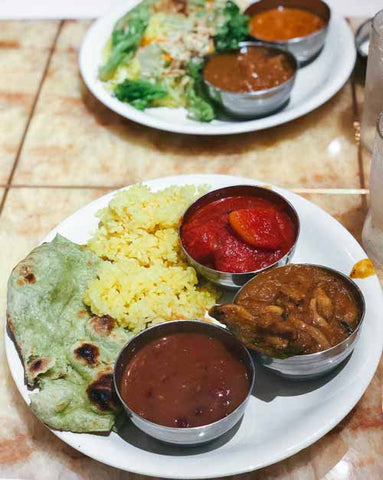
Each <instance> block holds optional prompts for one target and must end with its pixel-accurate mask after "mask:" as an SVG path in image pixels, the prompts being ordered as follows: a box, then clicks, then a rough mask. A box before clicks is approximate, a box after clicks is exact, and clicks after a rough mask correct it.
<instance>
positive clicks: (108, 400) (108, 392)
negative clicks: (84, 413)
mask: <svg viewBox="0 0 383 480" xmlns="http://www.w3.org/2000/svg"><path fill="white" fill-rule="evenodd" d="M86 393H87V395H88V398H89V401H90V402H91V403H92V404H93V405H95V406H96V407H97V408H98V409H99V410H101V411H102V412H107V411H110V410H115V409H116V407H117V406H118V400H117V396H116V393H115V391H114V388H113V374H112V373H111V372H110V371H107V372H101V373H100V374H99V375H98V377H97V378H96V380H94V381H93V382H92V383H90V384H89V385H88V388H87V389H86Z"/></svg>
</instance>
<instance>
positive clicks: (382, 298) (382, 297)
mask: <svg viewBox="0 0 383 480" xmlns="http://www.w3.org/2000/svg"><path fill="white" fill-rule="evenodd" d="M196 177H197V178H200V179H203V180H204V182H206V183H209V179H212V178H213V179H215V180H216V182H215V183H217V182H222V181H229V182H236V183H239V182H243V183H245V184H255V185H267V186H269V187H271V188H273V189H275V190H276V191H278V192H280V193H282V194H284V193H285V192H288V194H289V195H290V196H292V197H298V198H299V199H300V201H303V203H304V204H306V205H310V208H312V207H314V208H315V209H317V210H319V211H320V212H321V214H323V215H325V216H326V217H328V219H329V220H330V221H332V222H335V223H336V224H338V228H339V227H340V228H341V229H342V230H343V231H344V234H345V235H346V237H347V238H348V240H350V241H352V243H354V244H355V243H356V244H357V245H358V246H359V248H360V249H361V251H362V252H363V253H364V255H365V256H366V257H367V254H366V253H365V252H364V250H363V249H362V247H361V246H360V245H359V243H358V242H357V240H356V239H355V238H354V237H353V235H352V234H351V233H350V232H349V231H348V230H347V229H346V228H345V227H343V226H342V225H341V224H340V222H338V221H337V220H336V219H335V218H334V217H332V216H331V215H330V214H328V213H327V212H326V211H325V210H323V209H322V208H321V207H319V206H317V205H315V204H314V203H312V202H310V201H309V200H307V199H305V198H304V197H302V196H300V195H298V194H296V193H293V192H291V191H289V190H287V189H285V188H281V187H278V186H275V185H271V184H270V183H266V182H263V181H258V180H256V179H251V178H246V177H239V176H233V175H216V174H185V175H176V176H167V177H160V178H155V179H152V180H147V181H143V182H140V183H142V184H145V185H149V186H153V184H154V188H156V184H163V183H165V184H168V185H170V184H171V182H172V183H177V181H178V182H179V181H180V184H181V185H182V184H185V183H191V184H193V179H194V182H195V181H196ZM210 181H212V180H210ZM133 185H137V184H131V185H127V186H125V187H122V188H119V189H116V190H113V191H111V192H108V193H106V194H105V195H102V196H100V197H98V198H96V199H95V200H93V201H91V202H89V203H87V204H86V205H84V206H83V207H82V208H80V209H78V210H77V211H75V212H74V213H73V214H71V215H69V216H68V217H66V218H65V219H64V220H62V221H61V222H60V223H59V224H58V225H57V226H56V227H54V228H53V229H52V230H51V231H50V232H49V233H48V234H47V235H46V236H45V237H44V239H43V240H42V241H41V242H40V244H41V243H43V242H45V241H50V240H51V239H52V238H53V237H54V235H55V234H56V233H57V232H58V231H59V229H60V227H62V226H63V225H65V224H67V223H70V222H71V221H73V219H72V217H74V216H76V215H79V214H80V212H81V211H83V210H85V209H87V208H89V207H90V206H92V205H95V204H97V203H98V202H100V201H101V199H104V201H106V200H108V201H110V198H112V197H113V196H114V195H115V194H116V192H118V191H121V190H125V189H127V188H130V187H131V186H133ZM159 188H166V185H164V186H163V187H159ZM217 188H219V187H217ZM100 208H102V206H100ZM374 279H375V284H374V290H377V291H376V293H378V292H379V295H376V297H375V295H374V300H376V301H378V299H379V302H380V305H381V306H382V307H383V294H382V290H381V287H380V283H379V280H378V278H377V276H376V275H375V277H374ZM374 293H375V292H374ZM380 330H381V332H380V333H382V331H383V327H381V328H380ZM4 335H5V353H6V358H7V363H8V366H9V369H10V372H11V375H12V378H13V380H14V382H15V384H16V388H17V390H18V391H19V393H20V395H21V396H22V398H23V400H24V401H25V403H26V404H27V406H28V408H29V399H28V397H27V396H26V395H24V392H22V391H21V389H20V388H19V380H20V379H17V378H16V372H15V370H14V369H12V363H13V362H12V358H11V356H12V355H13V351H16V348H15V345H14V343H13V341H12V340H11V339H10V338H9V336H8V333H7V327H6V322H5V329H4ZM382 345H383V337H382V338H381V339H380V348H376V355H375V357H374V360H373V361H372V360H371V361H370V368H369V374H368V375H366V376H365V377H363V378H362V381H360V382H359V389H358V390H357V391H356V390H355V392H357V393H356V394H355V395H349V396H348V400H349V401H348V402H347V407H346V408H343V409H342V411H341V412H340V413H339V414H338V415H337V416H335V417H332V418H331V420H330V421H329V422H327V423H325V424H324V425H323V427H321V428H319V429H317V430H316V431H315V432H314V433H313V434H311V435H310V436H308V437H307V439H306V440H305V441H302V442H300V443H299V444H297V445H295V446H292V447H290V448H289V449H288V450H286V451H285V452H284V453H283V454H282V455H280V454H274V455H271V456H270V457H269V458H268V460H267V462H258V463H255V464H247V465H246V466H243V468H240V469H238V468H231V470H230V471H226V472H217V473H215V474H206V473H205V474H202V473H201V474H197V475H196V474H193V473H188V472H184V473H182V474H179V473H178V474H177V473H174V472H171V473H169V474H165V475H164V474H163V473H162V474H161V475H160V476H161V477H163V478H172V479H204V478H216V477H217V476H220V477H226V476H231V475H239V474H242V473H248V472H252V471H255V470H258V469H259V468H264V467H266V466H270V465H273V464H274V463H276V462H279V461H282V460H285V459H286V458H289V457H290V456H292V455H294V454H296V453H298V452H299V451H301V450H303V449H304V448H307V447H308V446H310V445H312V444H313V443H315V442H316V441H318V440H319V439H320V438H322V437H323V436H324V435H326V434H327V433H328V432H329V431H330V430H332V429H333V428H334V427H335V426H336V425H337V424H338V423H339V422H340V421H342V420H343V418H344V417H345V416H346V415H347V414H348V413H349V412H350V411H351V410H352V409H353V408H354V406H355V405H356V404H357V403H358V402H359V400H360V399H361V397H362V396H363V394H364V393H365V391H366V389H367V387H368V385H369V384H370V382H371V380H372V378H373V376H374V375H375V372H376V369H377V367H378V364H379V361H380V357H381V350H382ZM17 358H18V361H19V362H20V363H21V360H20V358H19V357H18V356H17ZM23 386H24V387H25V384H24V381H23ZM27 394H29V392H27ZM351 398H352V400H351V401H350V399H351ZM32 413H33V412H32ZM36 418H38V417H36ZM42 423H43V422H42ZM43 425H44V426H45V427H46V428H48V429H49V430H50V431H51V432H52V433H53V434H54V435H55V436H57V437H58V438H59V439H60V440H62V441H64V442H65V443H66V444H68V445H70V446H72V447H73V448H75V449H76V450H78V451H80V452H81V453H83V454H85V455H87V456H88V457H90V458H92V459H94V460H96V461H99V462H102V463H104V464H105V465H109V466H111V467H114V468H119V469H122V470H125V471H129V472H131V473H136V474H141V475H147V476H152V477H156V476H158V475H156V473H154V472H153V471H147V470H145V468H131V467H129V469H128V467H124V466H122V465H121V464H116V463H115V462H112V461H108V460H107V459H104V458H102V459H100V456H97V455H95V454H93V453H91V452H89V449H88V448H87V447H83V446H77V445H76V440H75V438H77V437H76V436H77V435H83V434H75V433H73V432H69V433H71V434H72V435H74V436H75V437H74V440H73V441H71V440H70V439H67V438H65V434H67V433H68V432H61V431H57V430H54V429H51V428H49V427H48V426H46V425H45V424H44V423H43ZM112 434H114V432H113V433H111V435H112ZM89 435H91V434H89ZM106 438H108V437H106Z"/></svg>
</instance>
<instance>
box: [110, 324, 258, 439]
mask: <svg viewBox="0 0 383 480" xmlns="http://www.w3.org/2000/svg"><path fill="white" fill-rule="evenodd" d="M180 323H183V324H185V323H193V324H195V323H198V324H202V325H205V326H206V325H207V326H210V327H213V328H216V329H219V330H221V331H223V332H225V334H227V335H230V336H231V337H232V338H233V339H234V341H235V342H237V343H238V344H239V345H240V346H241V348H242V350H243V351H244V353H245V356H246V358H247V359H248V366H249V367H250V370H251V373H252V375H251V379H250V383H249V390H248V393H247V395H246V397H245V398H244V399H243V400H242V402H241V403H240V404H239V405H238V407H236V408H235V409H234V410H233V411H232V412H230V413H229V414H228V415H227V416H226V417H223V418H220V419H219V420H216V421H215V422H212V423H207V424H206V425H200V426H199V427H183V428H179V427H168V426H166V425H161V424H160V423H155V422H152V421H150V420H147V419H146V418H144V417H142V416H141V415H140V414H138V413H137V412H135V411H134V410H132V409H131V408H130V407H129V405H127V403H126V402H125V401H124V399H123V398H122V397H121V394H120V390H119V386H118V384H117V379H116V375H117V369H118V364H119V360H120V358H121V356H122V354H123V353H124V351H125V350H126V349H127V348H128V346H129V345H130V344H131V343H132V342H133V340H136V339H137V337H139V336H143V335H145V334H146V333H147V332H149V331H152V330H154V329H157V328H160V327H162V326H163V325H169V324H180ZM254 383H255V367H254V361H253V359H252V357H251V355H250V352H249V350H248V349H247V348H246V346H245V344H244V343H242V342H241V341H240V340H239V339H238V338H237V337H236V336H235V335H234V334H233V333H231V332H230V330H229V329H227V328H224V327H223V326H221V325H217V324H215V323H209V322H205V321H202V320H187V319H179V320H171V321H167V322H163V323H159V324H157V325H152V326H151V327H149V328H146V329H145V330H142V331H141V332H139V333H138V334H137V335H134V337H133V338H131V339H130V340H128V341H127V342H126V343H125V345H124V346H123V347H122V348H121V350H120V353H119V354H118V357H117V359H116V362H115V364H114V368H113V385H114V390H115V392H116V394H117V396H118V399H119V400H120V402H121V404H122V406H123V407H124V409H125V413H127V412H126V410H128V411H129V413H130V415H129V416H130V417H133V416H136V417H138V418H139V419H140V421H142V422H143V423H144V424H147V425H148V426H150V427H159V428H161V429H162V430H163V431H165V432H169V433H170V432H171V433H180V432H185V431H187V432H193V433H198V432H200V431H203V430H205V429H206V428H210V427H212V428H213V427H215V426H216V425H218V424H219V423H221V422H222V421H223V420H226V419H228V418H230V417H232V416H234V415H235V414H236V413H237V412H238V410H240V409H241V408H243V407H244V406H246V404H247V402H248V400H249V398H250V397H251V394H252V391H253V388H254Z"/></svg>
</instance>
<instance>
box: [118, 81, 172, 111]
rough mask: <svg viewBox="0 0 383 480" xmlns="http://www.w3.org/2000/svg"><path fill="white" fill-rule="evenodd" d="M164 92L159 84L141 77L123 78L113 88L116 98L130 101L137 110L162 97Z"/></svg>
mask: <svg viewBox="0 0 383 480" xmlns="http://www.w3.org/2000/svg"><path fill="white" fill-rule="evenodd" d="M166 93H167V92H166V90H165V89H164V88H163V87H161V86H160V85H157V84H154V83H151V82H149V81H148V80H143V79H138V80H124V81H123V82H121V83H119V84H118V85H116V87H115V88H114V94H115V95H116V97H117V98H118V100H120V101H121V102H127V103H130V104H131V105H133V107H135V108H137V110H144V109H145V108H146V107H148V106H150V103H151V102H152V101H153V100H157V99H159V98H163V97H164V96H165V95H166Z"/></svg>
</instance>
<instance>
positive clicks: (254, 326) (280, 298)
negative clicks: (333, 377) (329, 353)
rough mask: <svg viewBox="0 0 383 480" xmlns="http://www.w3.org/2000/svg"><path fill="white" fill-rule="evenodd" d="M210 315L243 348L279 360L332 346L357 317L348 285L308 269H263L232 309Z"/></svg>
mask: <svg viewBox="0 0 383 480" xmlns="http://www.w3.org/2000/svg"><path fill="white" fill-rule="evenodd" d="M210 314H211V315H212V316H213V317H214V318H216V319H217V320H219V321H220V322H222V323H224V324H226V325H227V326H228V327H229V329H230V330H231V331H232V332H233V333H234V334H235V335H236V336H237V337H238V338H239V339H240V340H241V341H242V342H243V343H244V344H245V345H246V346H247V347H248V348H250V349H253V350H256V351H258V352H260V353H264V354H267V355H270V356H273V357H280V358H284V357H288V356H292V355H299V354H309V353H315V352H320V351H323V350H327V349H328V348H331V347H333V346H334V345H337V344H338V343H340V342H342V341H343V340H345V339H346V338H347V337H348V336H349V335H351V333H352V332H353V331H354V330H355V328H356V327H357V325H358V323H359V320H360V317H361V312H360V310H359V307H358V305H357V302H356V299H355V297H354V294H353V292H352V290H351V287H350V286H349V284H348V282H346V280H344V279H342V278H341V277H339V276H337V275H335V274H334V273H332V272H330V271H328V270H326V269H322V268H321V267H316V266H310V265H289V266H287V267H281V268H274V269H271V270H268V271H266V272H264V273H262V274H260V275H258V276H257V277H255V278H254V279H253V280H252V281H251V282H249V283H248V284H247V285H246V286H245V287H244V288H243V289H242V291H241V292H240V294H239V295H238V296H237V298H236V299H235V303H234V304H226V305H220V306H216V307H213V308H212V309H211V310H210Z"/></svg>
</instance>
